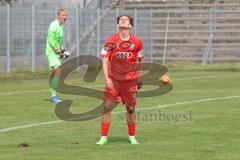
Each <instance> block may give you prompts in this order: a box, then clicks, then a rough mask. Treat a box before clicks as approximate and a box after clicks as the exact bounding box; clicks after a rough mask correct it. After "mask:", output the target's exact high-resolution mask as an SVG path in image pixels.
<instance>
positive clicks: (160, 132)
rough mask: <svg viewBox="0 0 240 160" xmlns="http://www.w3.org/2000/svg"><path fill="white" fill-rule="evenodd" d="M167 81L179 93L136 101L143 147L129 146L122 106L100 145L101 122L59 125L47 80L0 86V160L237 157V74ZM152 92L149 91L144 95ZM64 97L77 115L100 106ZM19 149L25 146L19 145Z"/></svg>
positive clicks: (186, 74)
mask: <svg viewBox="0 0 240 160" xmlns="http://www.w3.org/2000/svg"><path fill="white" fill-rule="evenodd" d="M169 75H170V77H171V78H172V80H173V85H174V90H172V91H171V92H170V93H168V94H166V95H161V96H157V97H148V98H139V99H138V106H137V109H138V111H137V113H138V117H137V121H138V122H137V134H136V136H137V139H138V141H139V142H140V145H130V144H129V143H128V141H127V124H126V121H125V119H124V115H125V114H124V113H123V112H121V111H125V108H124V106H122V105H119V106H118V107H117V108H116V109H115V110H114V111H113V112H114V114H113V115H112V121H111V126H110V131H109V138H108V141H109V142H108V144H107V145H106V146H97V145H95V143H96V142H97V140H98V139H99V138H100V121H101V119H100V118H97V119H93V120H89V121H84V122H59V119H58V118H57V117H56V115H55V113H54V109H55V104H51V103H50V102H49V101H48V99H49V96H50V94H49V92H48V91H47V90H48V84H47V76H45V77H44V78H32V79H23V78H21V80H19V79H10V80H1V83H0V109H1V110H0V159H3V160H19V159H27V160H68V159H88V160H91V159H97V160H108V159H109V160H112V159H114V160H123V159H129V160H142V159H144V160H151V159H152V160H156V159H161V160H186V159H188V160H237V159H240V152H239V151H240V141H239V135H240V130H239V124H240V109H239V107H240V85H239V84H240V83H239V82H240V73H238V72H230V71H205V72H203V71H174V72H170V73H169ZM67 82H68V83H69V84H73V85H80V86H89V87H91V88H94V89H98V90H102V89H103V86H102V84H103V79H102V77H99V78H97V81H96V82H94V83H85V82H83V80H82V78H81V77H78V76H77V75H74V76H72V77H71V76H70V77H69V78H68V80H67ZM152 88H153V87H152V86H144V88H143V90H148V89H152ZM60 97H61V98H63V99H71V100H73V101H74V102H73V105H72V107H71V111H72V112H73V113H79V112H84V111H88V110H90V109H93V108H94V107H95V106H97V105H98V104H100V103H101V101H100V100H99V99H94V98H89V97H84V96H77V95H65V94H60ZM119 111H120V112H119ZM160 114H161V115H162V117H161V116H160ZM163 115H165V117H164V116H163ZM154 116H155V117H154ZM173 116H174V117H175V118H173ZM176 117H177V118H176ZM45 122H46V124H42V125H39V124H40V123H45ZM51 122H53V123H52V124H51ZM32 124H33V125H32ZM24 126H25V128H24ZM8 129H9V130H8ZM21 143H26V144H28V147H19V146H18V145H19V144H21Z"/></svg>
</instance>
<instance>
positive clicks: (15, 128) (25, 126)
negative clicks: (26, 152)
mask: <svg viewBox="0 0 240 160" xmlns="http://www.w3.org/2000/svg"><path fill="white" fill-rule="evenodd" d="M236 98H240V95H236V96H226V97H217V98H207V99H198V100H193V101H184V102H177V103H171V104H165V105H159V106H156V107H150V108H145V109H137V111H147V110H153V109H160V108H166V107H173V106H179V105H186V104H194V103H203V102H211V101H218V100H226V99H236ZM125 112H126V111H117V112H113V114H118V113H125ZM63 122H66V121H62V120H58V121H49V122H42V123H33V124H27V125H20V126H16V127H11V128H3V129H0V133H6V132H10V131H14V130H18V129H23V128H31V127H34V126H42V125H49V124H57V123H63Z"/></svg>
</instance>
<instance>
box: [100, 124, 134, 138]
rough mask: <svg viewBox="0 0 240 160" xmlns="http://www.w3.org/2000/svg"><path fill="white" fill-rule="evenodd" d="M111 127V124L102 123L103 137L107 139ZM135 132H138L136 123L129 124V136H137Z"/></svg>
mask: <svg viewBox="0 0 240 160" xmlns="http://www.w3.org/2000/svg"><path fill="white" fill-rule="evenodd" d="M109 126H110V124H104V123H102V125H101V129H102V136H106V137H107V135H108V129H109ZM135 132H136V124H135V123H132V124H128V135H129V136H135Z"/></svg>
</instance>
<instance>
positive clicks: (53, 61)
mask: <svg viewBox="0 0 240 160" xmlns="http://www.w3.org/2000/svg"><path fill="white" fill-rule="evenodd" d="M47 59H48V68H49V70H50V71H51V70H53V68H54V66H59V67H60V66H61V65H62V60H61V58H60V57H59V56H58V55H57V54H56V53H51V54H48V55H47Z"/></svg>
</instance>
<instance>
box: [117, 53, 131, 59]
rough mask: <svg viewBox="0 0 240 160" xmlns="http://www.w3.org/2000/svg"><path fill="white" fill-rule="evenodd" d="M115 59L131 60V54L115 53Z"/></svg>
mask: <svg viewBox="0 0 240 160" xmlns="http://www.w3.org/2000/svg"><path fill="white" fill-rule="evenodd" d="M116 57H117V58H122V59H123V58H132V57H133V54H132V52H117V53H116Z"/></svg>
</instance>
